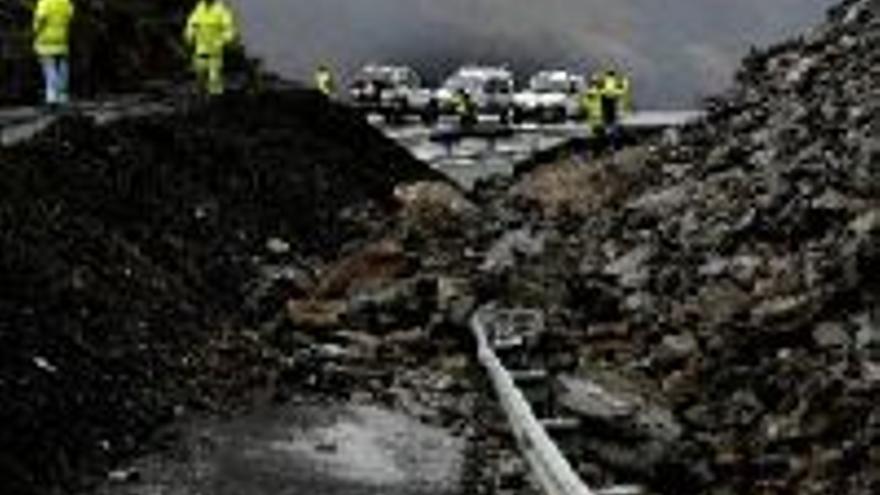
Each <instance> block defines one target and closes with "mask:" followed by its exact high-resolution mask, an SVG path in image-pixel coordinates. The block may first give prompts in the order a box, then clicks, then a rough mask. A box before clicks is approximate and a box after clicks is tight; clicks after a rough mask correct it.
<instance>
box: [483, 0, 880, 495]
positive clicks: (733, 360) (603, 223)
mask: <svg viewBox="0 0 880 495" xmlns="http://www.w3.org/2000/svg"><path fill="white" fill-rule="evenodd" d="M878 59H880V3H878V2H876V1H874V0H851V1H847V2H844V3H842V4H841V5H840V6H839V7H837V8H835V9H834V10H833V11H832V12H831V15H830V17H829V20H828V22H827V23H826V24H824V25H822V26H821V27H819V28H817V29H815V30H813V31H811V32H809V33H807V34H805V35H804V36H802V37H801V38H798V39H795V40H792V41H789V42H786V43H783V44H781V45H778V46H776V47H773V48H771V49H768V50H764V51H758V52H755V53H753V54H752V55H751V56H750V57H749V58H748V59H747V60H746V61H745V64H744V67H743V69H742V71H741V73H740V74H739V76H738V81H737V83H736V85H735V88H734V89H733V90H731V91H730V92H729V94H726V95H723V96H721V97H719V98H717V99H715V100H713V101H712V102H711V104H710V115H709V116H708V117H707V119H706V120H705V122H703V123H701V124H700V125H698V126H696V127H695V128H694V129H692V130H690V131H689V132H687V133H685V135H684V136H683V138H682V141H681V142H680V143H678V144H677V145H675V146H670V145H664V146H660V147H658V148H657V149H655V150H654V151H653V152H651V153H650V154H649V156H648V157H647V158H633V157H632V156H623V157H618V159H617V160H605V161H603V162H604V163H602V164H600V165H599V166H598V168H595V169H589V170H587V169H584V166H583V164H577V163H575V164H569V165H563V166H560V165H556V166H549V167H545V168H542V169H539V170H537V171H535V172H533V173H532V174H530V175H529V176H528V177H526V178H524V179H522V180H521V181H520V183H519V184H518V185H517V186H516V187H514V188H513V189H511V191H510V192H509V193H508V194H507V195H506V199H505V200H504V201H502V202H501V203H498V202H495V204H496V208H495V211H498V212H500V213H499V214H498V215H497V216H496V218H497V220H498V221H499V225H504V226H506V229H510V228H513V227H515V228H517V229H523V228H524V229H525V232H527V233H528V235H530V236H536V237H540V238H542V239H544V240H545V241H546V243H545V246H546V249H545V251H544V252H543V253H541V254H538V255H535V254H534V253H532V254H531V255H524V258H525V259H524V261H523V262H522V263H520V264H519V265H517V267H516V268H512V269H510V268H509V269H507V270H501V271H500V272H497V273H491V274H490V275H489V276H487V277H485V279H486V282H485V283H486V284H489V285H490V286H491V287H492V292H491V294H492V295H498V294H500V295H501V297H502V299H503V300H505V301H507V302H508V303H512V304H515V303H520V304H523V303H525V304H532V305H534V304H538V305H540V306H543V307H545V308H547V309H548V310H550V311H551V313H552V314H554V315H555V321H556V323H557V325H559V326H560V327H561V328H565V329H567V330H566V331H565V332H564V333H565V334H566V335H567V336H568V337H567V338H568V339H569V342H570V343H571V344H572V346H577V347H578V348H579V350H578V352H577V353H575V355H574V356H570V357H571V358H572V360H573V361H574V362H576V363H577V364H578V365H579V369H580V371H586V372H588V373H593V374H595V373H597V370H613V374H614V375H615V376H616V379H617V380H624V381H626V382H628V383H630V384H631V385H632V386H634V387H637V388H639V389H641V390H642V393H643V394H644V395H645V396H647V397H651V398H652V399H653V400H656V401H658V402H659V403H662V404H664V405H665V407H667V408H668V410H669V411H671V412H673V413H674V416H675V418H676V421H677V422H678V423H679V424H680V425H681V426H682V433H681V436H680V438H679V439H678V440H676V441H675V442H674V443H673V444H672V445H670V446H669V448H668V449H667V450H666V451H665V453H664V454H663V455H662V456H659V457H658V458H657V460H655V461H647V460H646V459H644V458H643V459H641V460H638V461H630V463H629V464H627V463H624V466H622V467H623V468H624V471H626V470H629V471H630V472H631V473H630V474H635V475H636V476H639V477H643V478H644V479H645V480H647V482H648V484H649V485H651V486H653V487H654V488H655V489H657V490H658V491H661V492H663V493H713V494H716V493H717V494H722V493H780V494H781V493H799V494H807V493H835V494H843V493H847V494H864V493H873V492H875V491H877V490H878V487H880V471H878V469H877V465H878V460H880V457H878V456H880V451H878V449H877V447H876V445H877V444H878V434H880V429H878V427H880V408H878V399H880V360H878V354H877V352H878V345H880V314H878V302H880V301H878V296H880V293H878V285H877V284H878V279H877V273H878V271H877V270H878V259H880V258H878V256H880V250H878V248H880V244H878V242H880V209H878V196H877V194H878V186H880V182H878V178H880V162H878V157H880V154H878V149H880V148H878V145H877V143H878V141H877V139H878V132H880V128H878V125H880V107H878V104H877V102H878V101H880V100H878V98H877V95H878V91H880V75H878V73H877V71H876V70H875V69H874V67H875V66H876V65H877V61H878ZM573 177H580V178H579V179H576V178H573ZM554 183H566V184H572V183H578V184H581V185H582V187H578V188H577V191H571V190H570V189H572V188H567V189H566V188H554V187H548V184H550V185H552V184H554ZM491 189H494V190H497V187H495V188H491ZM548 190H552V191H553V192H552V193H551V194H548V193H547V191H548ZM484 194H486V195H487V196H489V197H492V194H491V193H489V192H485V193H484ZM513 211H515V212H516V213H511V212H513ZM503 232H504V230H503V229H502V230H499V231H497V232H496V234H495V235H496V236H498V235H501V234H502V233H503ZM572 366H574V364H572ZM612 437H613V435H612ZM600 443H601V442H600ZM634 443H636V444H637V443H638V441H637V440H633V438H627V437H626V435H624V436H623V437H620V436H618V437H616V438H611V439H607V442H606V444H605V445H598V446H595V448H594V449H592V450H588V452H587V453H586V454H585V456H586V457H585V459H587V464H588V465H589V464H595V465H599V466H604V467H605V468H608V467H609V466H615V465H616V467H617V468H618V469H619V468H621V465H620V459H619V456H618V458H617V460H616V461H615V456H613V455H610V454H608V452H609V449H608V448H607V447H608V445H607V444H615V445H616V446H617V447H621V448H624V449H626V448H630V449H632V448H634V447H633V444H634ZM618 451H619V449H618ZM586 472H595V470H592V471H591V470H590V469H589V466H587V468H586Z"/></svg>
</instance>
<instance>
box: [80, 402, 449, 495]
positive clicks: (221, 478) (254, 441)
mask: <svg viewBox="0 0 880 495" xmlns="http://www.w3.org/2000/svg"><path fill="white" fill-rule="evenodd" d="M184 445H185V446H184V447H183V449H182V450H179V451H177V453H176V455H174V456H163V455H157V456H153V457H149V458H146V459H142V460H140V461H138V462H136V463H134V464H133V465H131V466H130V467H128V468H123V469H121V470H119V471H117V472H116V474H115V475H111V481H109V482H108V483H107V484H106V485H105V486H103V487H102V488H100V489H99V490H97V491H96V492H94V493H95V495H152V494H156V495H158V494H162V495H202V494H204V495H208V494H211V495H240V494H245V493H246V494H249V495H297V494H311V493H314V494H321V495H453V494H458V493H462V491H461V486H460V482H461V479H462V468H463V465H464V445H465V442H464V441H462V440H461V439H458V438H455V437H453V436H451V435H449V434H448V433H446V432H444V431H443V430H440V429H438V428H433V427H428V426H425V425H422V424H420V423H418V422H417V421H415V420H413V419H411V418H409V417H407V416H403V415H400V414H396V413H393V412H390V411H387V410H383V409H380V408H376V407H371V406H345V405H331V404H295V403H294V404H290V405H286V406H283V407H279V408H277V409H273V410H270V411H264V412H258V413H255V414H252V415H250V416H248V417H245V418H241V419H238V420H235V421H231V422H228V423H214V424H207V425H199V426H196V427H194V428H192V430H191V431H190V432H188V433H187V434H186V440H185V441H184ZM112 478H115V479H116V480H115V481H113V480H112Z"/></svg>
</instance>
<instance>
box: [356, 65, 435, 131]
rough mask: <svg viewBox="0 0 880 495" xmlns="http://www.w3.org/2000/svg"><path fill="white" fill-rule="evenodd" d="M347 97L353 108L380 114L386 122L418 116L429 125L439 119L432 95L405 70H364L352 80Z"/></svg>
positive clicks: (377, 67) (372, 67)
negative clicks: (348, 96)
mask: <svg viewBox="0 0 880 495" xmlns="http://www.w3.org/2000/svg"><path fill="white" fill-rule="evenodd" d="M349 95H350V98H351V101H352V103H353V104H354V105H355V106H356V107H358V108H360V109H362V110H364V111H366V112H376V113H380V114H382V115H383V116H384V117H385V119H386V120H389V121H400V120H403V119H404V118H405V117H407V116H409V115H418V116H419V117H421V119H422V120H423V121H424V122H426V123H432V122H434V121H435V120H436V119H437V116H438V106H437V101H436V99H435V97H434V93H433V91H431V90H430V89H428V88H423V87H422V82H421V78H420V77H419V75H418V74H417V73H416V72H415V71H414V70H413V69H411V68H409V67H406V66H396V65H367V66H365V67H364V68H363V69H361V70H360V71H359V72H358V74H357V75H356V76H355V79H354V82H353V83H352V84H351V87H350V89H349Z"/></svg>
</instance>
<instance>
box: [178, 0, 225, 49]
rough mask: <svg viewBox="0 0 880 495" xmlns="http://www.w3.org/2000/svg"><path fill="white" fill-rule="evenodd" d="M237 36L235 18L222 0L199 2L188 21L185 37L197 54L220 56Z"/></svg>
mask: <svg viewBox="0 0 880 495" xmlns="http://www.w3.org/2000/svg"><path fill="white" fill-rule="evenodd" d="M235 37H236V27H235V18H234V17H233V15H232V11H231V10H230V9H229V7H227V6H226V4H224V3H223V1H222V0H217V1H216V2H214V4H213V5H208V3H207V2H204V1H202V2H199V4H198V5H196V8H195V9H193V11H192V13H191V14H190V16H189V20H187V22H186V31H185V33H184V38H185V39H186V42H187V43H188V44H190V45H192V46H193V47H194V48H195V55H196V56H220V55H222V54H223V49H224V48H226V46H227V45H229V44H230V43H232V42H233V41H234V40H235Z"/></svg>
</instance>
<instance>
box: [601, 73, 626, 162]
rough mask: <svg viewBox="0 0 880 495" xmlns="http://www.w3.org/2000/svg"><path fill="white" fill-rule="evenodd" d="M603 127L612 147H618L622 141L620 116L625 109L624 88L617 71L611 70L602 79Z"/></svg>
mask: <svg viewBox="0 0 880 495" xmlns="http://www.w3.org/2000/svg"><path fill="white" fill-rule="evenodd" d="M600 84H601V90H600V91H601V95H602V127H603V128H604V130H605V136H606V138H607V140H608V144H609V145H610V146H611V148H612V149H617V147H618V145H619V141H620V117H621V113H622V111H623V99H624V94H625V89H624V88H623V86H622V84H621V82H620V78H619V77H618V76H617V72H616V71H614V70H609V71H607V72H605V75H604V76H603V77H602V79H601V83H600Z"/></svg>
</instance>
